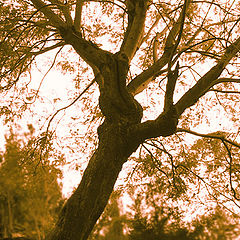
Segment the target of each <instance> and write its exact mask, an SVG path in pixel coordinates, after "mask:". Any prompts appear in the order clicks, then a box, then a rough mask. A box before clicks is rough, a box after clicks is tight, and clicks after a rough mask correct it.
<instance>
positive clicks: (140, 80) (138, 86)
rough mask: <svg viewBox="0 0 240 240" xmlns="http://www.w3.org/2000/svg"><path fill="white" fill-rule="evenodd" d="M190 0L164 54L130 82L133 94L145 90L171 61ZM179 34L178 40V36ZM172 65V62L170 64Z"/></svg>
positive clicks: (129, 86)
mask: <svg viewBox="0 0 240 240" xmlns="http://www.w3.org/2000/svg"><path fill="white" fill-rule="evenodd" d="M189 3H190V0H186V1H185V3H184V6H183V9H182V12H181V14H180V16H179V18H178V20H177V22H176V23H175V24H174V25H173V27H172V28H171V30H170V32H169V34H168V36H167V39H166V43H165V47H164V52H163V55H162V56H161V57H160V58H159V59H158V61H156V62H155V63H154V64H153V65H152V66H151V67H149V68H148V69H147V70H145V71H143V72H142V73H141V74H139V75H138V76H137V77H135V78H134V79H133V80H132V81H131V82H130V83H129V84H128V91H129V92H131V93H132V94H133V95H136V94H138V93H140V92H141V91H143V90H144V89H145V88H146V87H147V85H148V84H149V83H150V82H151V81H152V80H153V79H154V78H155V77H156V76H158V75H159V74H160V73H161V70H162V68H163V67H164V66H165V65H166V64H167V63H169V61H171V59H172V57H173V54H174V52H175V51H176V49H177V47H178V44H179V42H180V38H181V35H182V29H183V24H184V20H185V14H186V11H187V8H188V6H189ZM177 36H179V38H178V39H177V41H176V40H175V39H176V37H177ZM170 65H171V64H170Z"/></svg>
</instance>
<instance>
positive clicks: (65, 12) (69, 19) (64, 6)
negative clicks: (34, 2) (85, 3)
mask: <svg viewBox="0 0 240 240" xmlns="http://www.w3.org/2000/svg"><path fill="white" fill-rule="evenodd" d="M50 2H51V3H52V4H55V5H56V6H57V8H58V9H59V10H61V11H62V13H63V15H64V17H65V19H66V21H67V24H68V26H72V25H73V20H72V17H71V13H70V10H69V5H68V4H63V3H62V2H60V1H59V0H50Z"/></svg>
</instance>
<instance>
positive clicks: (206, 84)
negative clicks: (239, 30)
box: [176, 38, 240, 114]
mask: <svg viewBox="0 0 240 240" xmlns="http://www.w3.org/2000/svg"><path fill="white" fill-rule="evenodd" d="M239 51H240V38H238V39H237V40H236V41H235V42H234V43H232V44H231V45H230V46H229V47H228V48H227V49H226V51H225V54H224V55H223V56H222V57H221V58H220V60H219V61H218V62H217V64H216V65H215V66H214V67H212V68H211V69H210V70H209V71H208V72H207V73H206V74H205V75H204V76H203V77H201V78H200V79H199V80H198V82H197V83H196V84H195V85H194V86H193V87H192V88H190V89H189V90H188V91H187V92H186V93H185V94H184V95H183V96H182V97H181V99H180V100H179V101H178V102H177V103H176V108H177V111H178V114H182V113H183V112H184V110H185V109H187V108H188V107H190V106H192V105H194V104H195V103H196V102H197V101H198V99H199V98H200V97H202V96H203V95H204V94H205V93H206V92H208V90H209V89H210V88H211V87H213V86H214V85H215V84H218V83H220V82H221V81H223V80H219V81H218V78H219V76H220V75H221V73H222V72H223V70H224V69H225V67H226V66H227V64H228V63H229V62H230V61H231V60H232V58H234V57H235V56H236V54H237V53H238V52H239Z"/></svg>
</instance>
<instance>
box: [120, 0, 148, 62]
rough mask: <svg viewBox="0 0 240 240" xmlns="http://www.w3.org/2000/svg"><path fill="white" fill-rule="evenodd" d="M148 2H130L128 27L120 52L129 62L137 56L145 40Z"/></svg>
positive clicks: (128, 2) (144, 0)
mask: <svg viewBox="0 0 240 240" xmlns="http://www.w3.org/2000/svg"><path fill="white" fill-rule="evenodd" d="M147 2H148V0H128V1H127V12H128V26H127V30H126V32H125V36H124V40H123V42H122V45H121V49H120V52H121V53H123V54H125V55H126V56H127V57H128V59H129V61H131V59H132V58H133V56H134V55H135V53H136V51H137V49H138V47H139V45H140V43H141V41H142V38H143V30H144V24H145V18H146V12H147Z"/></svg>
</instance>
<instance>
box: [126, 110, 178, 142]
mask: <svg viewBox="0 0 240 240" xmlns="http://www.w3.org/2000/svg"><path fill="white" fill-rule="evenodd" d="M178 117H179V116H178V114H177V112H176V109H175V107H174V106H172V107H171V108H170V109H169V110H168V111H164V112H162V113H161V114H160V115H159V117H158V118H156V119H155V120H148V121H146V122H143V123H139V124H136V125H135V126H134V127H132V129H130V133H131V134H132V135H133V137H134V139H138V141H139V142H143V141H144V140H146V139H149V138H155V137H159V136H163V137H167V136H170V135H172V134H174V133H175V132H176V127H177V124H178Z"/></svg>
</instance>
